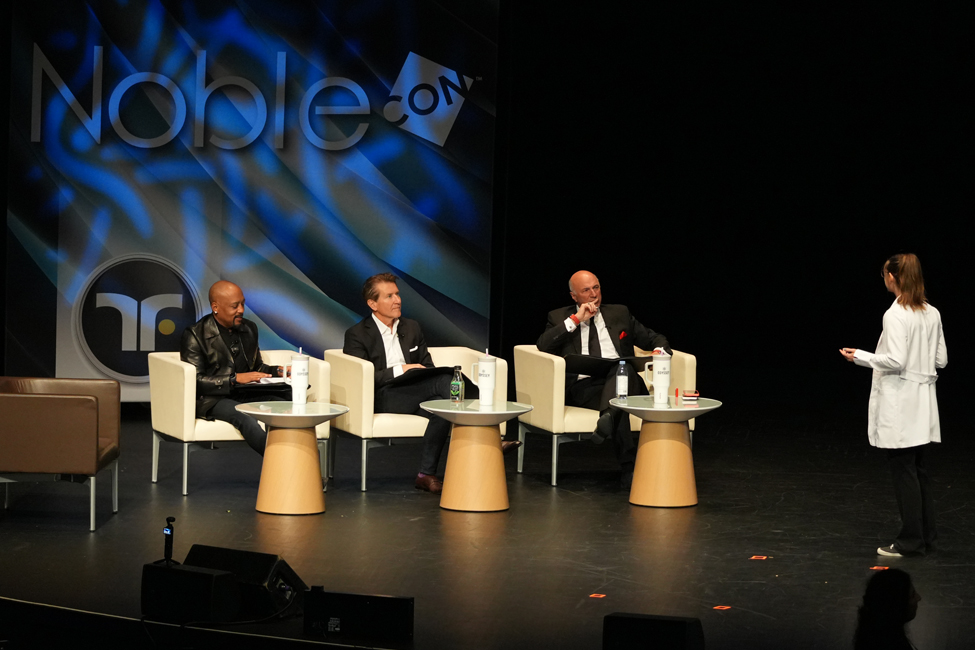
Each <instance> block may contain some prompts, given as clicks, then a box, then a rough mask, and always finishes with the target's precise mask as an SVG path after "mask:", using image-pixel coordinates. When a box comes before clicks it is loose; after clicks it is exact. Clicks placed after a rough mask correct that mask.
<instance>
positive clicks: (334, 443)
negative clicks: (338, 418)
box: [328, 431, 339, 478]
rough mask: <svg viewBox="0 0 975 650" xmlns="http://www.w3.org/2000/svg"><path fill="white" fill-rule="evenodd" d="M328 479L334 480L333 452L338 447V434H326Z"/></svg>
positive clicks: (332, 432) (331, 432)
mask: <svg viewBox="0 0 975 650" xmlns="http://www.w3.org/2000/svg"><path fill="white" fill-rule="evenodd" d="M328 442H329V445H328V477H329V478H335V452H336V451H337V450H338V446H339V434H338V433H336V432H335V431H330V432H329V434H328Z"/></svg>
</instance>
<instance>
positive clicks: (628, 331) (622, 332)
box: [535, 305, 673, 357]
mask: <svg viewBox="0 0 975 650" xmlns="http://www.w3.org/2000/svg"><path fill="white" fill-rule="evenodd" d="M577 311H579V308H578V306H576V305H571V306H569V307H563V308H561V309H555V310H553V311H550V312H549V313H548V323H547V324H546V325H545V331H544V332H542V335H541V336H540V337H538V343H536V344H535V345H536V346H537V347H538V349H539V350H541V351H542V352H548V353H549V354H557V355H558V356H560V357H564V356H567V355H569V354H582V337H581V334H580V332H581V330H582V328H581V327H577V328H575V329H574V330H573V331H571V332H570V331H568V330H567V329H566V328H565V319H566V318H568V317H569V315H570V314H574V313H576V312H577ZM599 311H600V312H602V314H603V320H605V321H606V329H607V330H609V337H610V338H611V339H613V346H614V347H616V352H617V353H618V354H619V355H620V356H621V357H632V356H634V350H633V346H634V345H637V346H639V347H640V348H642V349H643V350H647V351H650V350H653V349H655V348H663V349H665V350H666V351H667V353H668V354H673V351H672V350H671V349H670V344H669V343H668V342H667V337H665V336H664V335H663V334H657V333H656V332H654V331H653V330H652V329H648V328H646V327H644V326H643V324H642V323H640V321H638V320H637V319H635V318H634V317H633V316H632V314H630V310H629V309H627V308H626V307H625V306H623V305H600V306H599Z"/></svg>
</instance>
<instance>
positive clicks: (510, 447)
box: [501, 440, 521, 454]
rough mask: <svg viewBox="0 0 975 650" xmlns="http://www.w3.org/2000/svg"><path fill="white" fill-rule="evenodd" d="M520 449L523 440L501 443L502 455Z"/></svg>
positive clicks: (503, 441)
mask: <svg viewBox="0 0 975 650" xmlns="http://www.w3.org/2000/svg"><path fill="white" fill-rule="evenodd" d="M518 447H521V440H502V441H501V453H502V454H507V453H508V452H509V451H514V450H515V449H517V448H518Z"/></svg>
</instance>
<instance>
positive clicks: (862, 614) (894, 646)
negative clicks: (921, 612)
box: [853, 569, 914, 650]
mask: <svg viewBox="0 0 975 650" xmlns="http://www.w3.org/2000/svg"><path fill="white" fill-rule="evenodd" d="M912 589H913V586H912V585H911V576H909V575H908V574H907V573H905V572H904V571H901V570H900V569H887V570H885V571H877V573H875V574H874V575H873V577H871V578H870V580H869V581H867V590H866V591H865V592H864V594H863V604H862V605H861V606H860V611H859V612H858V614H857V630H856V633H854V635H853V648H854V650H880V649H881V648H882V649H883V650H899V649H901V648H905V649H909V648H913V647H914V646H912V645H911V642H910V641H909V640H908V638H907V631H906V630H905V629H904V626H905V625H906V624H907V611H908V605H909V601H910V599H911V591H912Z"/></svg>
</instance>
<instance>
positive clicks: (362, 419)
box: [325, 350, 376, 438]
mask: <svg viewBox="0 0 975 650" xmlns="http://www.w3.org/2000/svg"><path fill="white" fill-rule="evenodd" d="M325 360H326V361H328V363H329V365H331V373H332V377H331V383H332V386H331V397H330V399H331V401H332V403H333V404H342V405H343V406H348V407H349V412H348V413H346V414H345V415H342V416H340V417H337V418H335V419H334V420H332V422H333V423H334V425H335V428H337V429H340V430H342V431H345V432H347V433H351V434H352V435H355V436H358V437H360V438H372V426H373V408H374V392H375V381H376V380H375V376H374V373H375V370H374V368H373V365H372V364H371V363H370V362H368V361H365V360H364V359H359V358H358V357H353V356H351V355H348V354H345V353H344V352H342V350H325Z"/></svg>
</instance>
